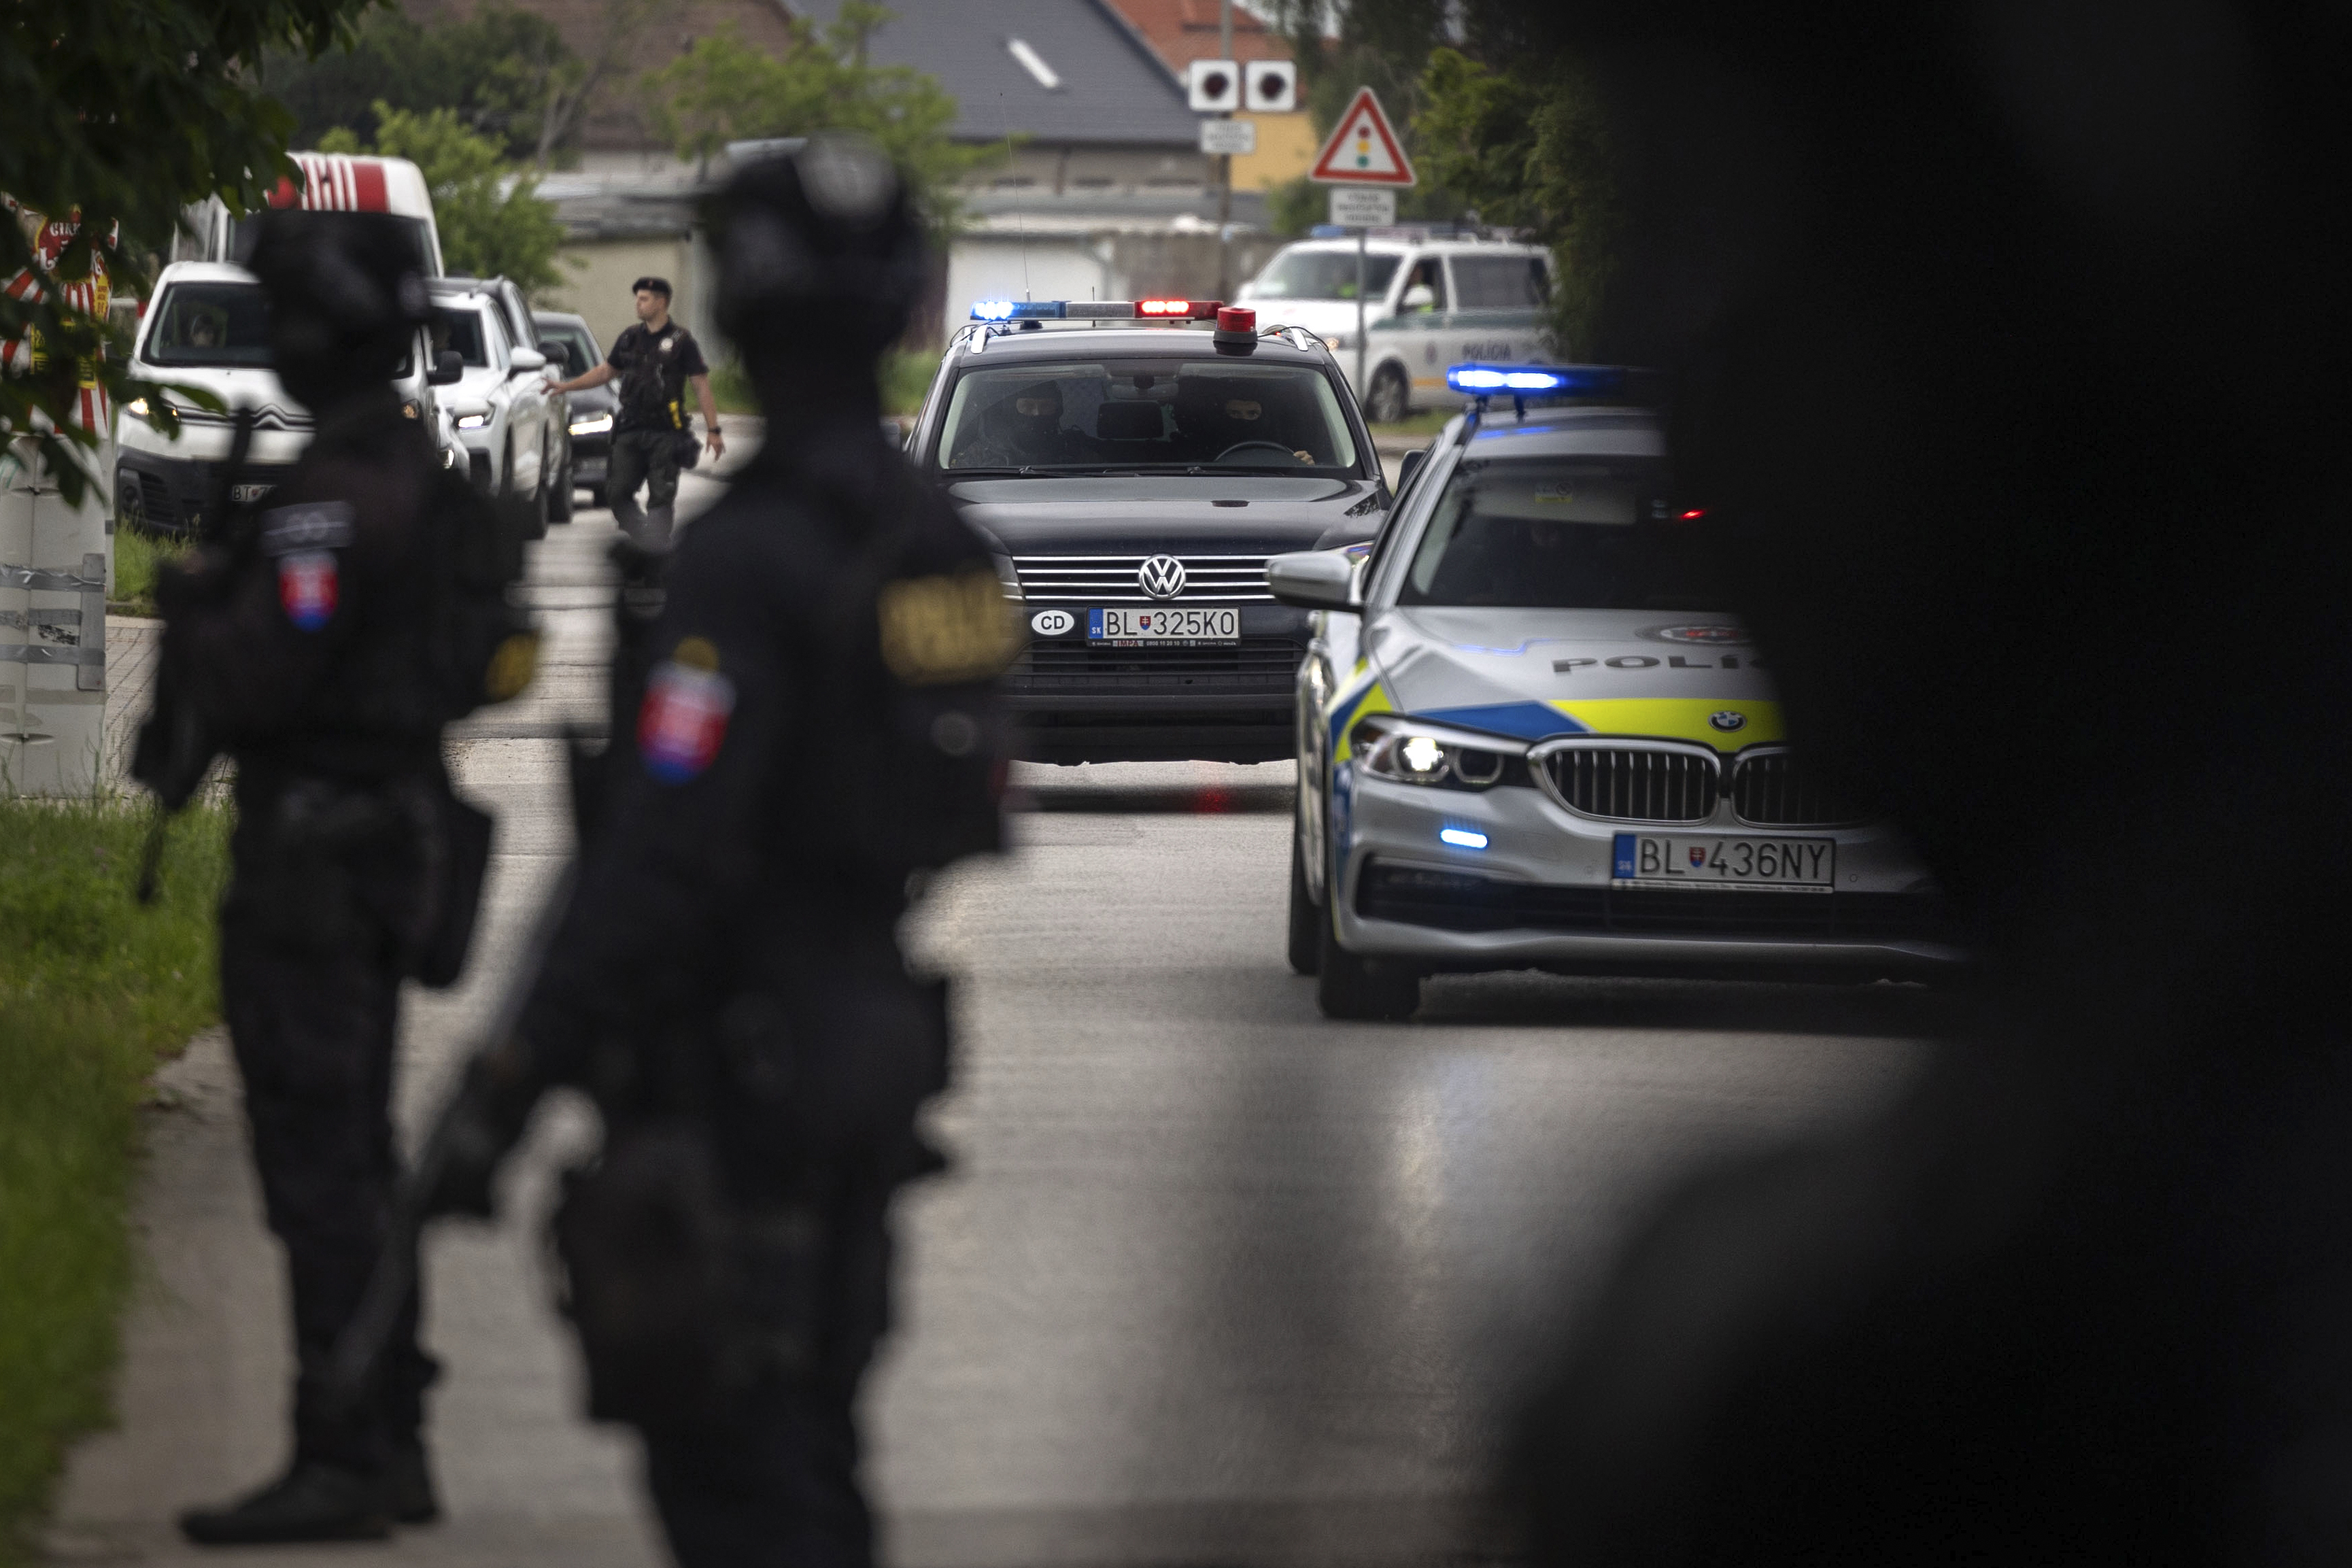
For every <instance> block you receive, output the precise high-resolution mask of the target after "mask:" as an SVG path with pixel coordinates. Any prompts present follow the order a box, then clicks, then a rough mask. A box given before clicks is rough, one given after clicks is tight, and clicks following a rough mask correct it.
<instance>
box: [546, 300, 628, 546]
mask: <svg viewBox="0 0 2352 1568" xmlns="http://www.w3.org/2000/svg"><path fill="white" fill-rule="evenodd" d="M530 319H531V321H533V322H534V323H536V324H537V326H538V328H539V342H540V346H541V347H542V348H544V349H547V350H549V351H550V352H551V353H562V356H563V379H564V380H566V381H570V380H571V379H572V378H573V377H574V376H580V375H585V374H588V373H589V372H590V371H591V370H593V369H594V368H595V367H596V366H597V365H599V364H602V363H604V350H603V349H602V348H600V347H598V346H597V342H596V334H595V333H594V332H593V331H590V330H589V327H588V323H587V322H586V321H583V320H582V319H581V318H580V317H578V316H572V315H566V314H564V313H563V312H562V311H560V310H535V311H533V312H532V313H531V318H530ZM569 396H570V398H571V400H572V483H573V484H575V485H584V486H586V487H587V489H588V499H589V504H591V505H592V506H600V507H601V506H605V505H608V504H610V503H609V502H608V501H607V500H606V498H605V495H604V464H605V462H606V461H607V460H608V459H609V458H611V457H612V455H613V416H614V414H615V413H617V412H618V411H619V409H620V406H621V395H620V391H619V389H618V388H617V387H616V386H615V385H614V384H613V383H611V382H609V381H608V382H606V383H605V384H604V385H602V386H592V387H589V388H588V389H587V390H586V391H584V392H574V393H571V394H569Z"/></svg>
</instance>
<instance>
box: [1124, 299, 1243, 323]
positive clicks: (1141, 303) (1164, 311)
mask: <svg viewBox="0 0 2352 1568" xmlns="http://www.w3.org/2000/svg"><path fill="white" fill-rule="evenodd" d="M1224 303H1225V302H1224V301H1223V300H1137V301H1136V302H1135V313H1136V314H1137V315H1138V316H1140V317H1142V318H1144V319H1145V320H1147V321H1215V320H1216V319H1217V312H1218V311H1219V310H1223V308H1224Z"/></svg>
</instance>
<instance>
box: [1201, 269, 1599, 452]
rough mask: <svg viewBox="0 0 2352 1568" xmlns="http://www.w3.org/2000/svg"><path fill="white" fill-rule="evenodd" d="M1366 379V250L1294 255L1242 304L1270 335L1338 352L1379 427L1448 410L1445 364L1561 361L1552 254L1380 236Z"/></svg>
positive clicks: (1247, 290)
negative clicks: (1360, 318) (1552, 316)
mask: <svg viewBox="0 0 2352 1568" xmlns="http://www.w3.org/2000/svg"><path fill="white" fill-rule="evenodd" d="M1362 270H1363V274H1364V321H1365V323H1366V331H1365V340H1366V341H1365V344H1364V353H1363V354H1362V356H1361V357H1362V361H1363V374H1362V380H1361V382H1360V384H1359V383H1358V381H1357V360H1358V355H1357V353H1356V274H1357V258H1356V241H1355V240H1354V239H1353V238H1339V237H1331V238H1318V239H1309V240H1304V241H1301V242H1300V243H1298V244H1297V245H1291V246H1286V247H1284V248H1283V249H1281V250H1279V251H1277V252H1276V254H1275V257H1274V258H1273V259H1272V260H1271V261H1268V262H1267V263H1266V264H1265V268H1264V269H1263V270H1261V271H1260V272H1259V273H1258V275H1257V276H1256V277H1255V278H1254V279H1250V281H1249V282H1248V283H1246V284H1244V285H1243V287H1242V290H1241V293H1240V295H1239V296H1238V298H1239V299H1240V300H1242V301H1244V302H1245V303H1247V304H1249V305H1250V306H1251V307H1252V308H1253V309H1255V310H1256V311H1257V313H1258V319H1259V320H1260V321H1264V322H1265V323H1266V324H1267V325H1269V326H1299V327H1304V328H1306V329H1307V331H1310V332H1313V333H1314V334H1315V335H1316V336H1318V337H1319V338H1321V339H1322V340H1323V341H1324V342H1327V343H1329V344H1330V345H1331V347H1332V350H1333V353H1334V354H1335V355H1336V357H1337V358H1338V360H1339V364H1340V366H1341V368H1342V369H1343V371H1344V372H1345V373H1346V374H1347V376H1348V379H1349V384H1350V386H1351V387H1352V388H1353V390H1354V391H1355V393H1356V395H1357V396H1358V397H1359V398H1360V400H1361V401H1362V403H1363V405H1364V413H1365V415H1366V416H1367V417H1369V418H1370V419H1371V420H1372V422H1373V423H1375V424H1383V425H1385V424H1393V423H1394V422H1396V421H1397V420H1400V419H1402V418H1403V417H1404V416H1406V415H1407V414H1409V413H1412V411H1414V410H1416V409H1423V408H1435V407H1440V406H1443V405H1444V404H1445V403H1446V402H1447V391H1446V385H1445V367H1446V366H1448V365H1452V364H1459V363H1465V362H1468V361H1480V362H1489V363H1532V362H1543V361H1547V360H1549V359H1550V358H1551V357H1552V347H1553V345H1552V343H1551V336H1550V323H1549V310H1548V303H1549V300H1550V298H1551V253H1550V252H1549V251H1548V250H1546V249H1545V248H1544V247H1541V246H1538V245H1519V244H1514V243H1508V242H1505V241H1499V240H1486V239H1475V238H1470V239H1441V238H1433V237H1429V236H1428V234H1427V231H1425V230H1418V229H1412V228H1400V229H1388V230H1374V231H1373V232H1372V233H1371V234H1370V235H1369V236H1367V237H1366V239H1365V242H1364V258H1363V268H1362Z"/></svg>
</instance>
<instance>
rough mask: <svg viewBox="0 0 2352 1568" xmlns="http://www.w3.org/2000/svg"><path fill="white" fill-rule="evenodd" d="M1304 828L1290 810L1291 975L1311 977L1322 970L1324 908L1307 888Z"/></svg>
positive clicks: (1295, 811)
mask: <svg viewBox="0 0 2352 1568" xmlns="http://www.w3.org/2000/svg"><path fill="white" fill-rule="evenodd" d="M1305 826H1306V825H1305V824H1304V823H1302V822H1301V821H1299V819H1298V807H1297V806H1296V805H1293V806H1292V807H1291V808H1290V952H1289V958H1290V972H1291V973H1293V974H1312V973H1315V972H1316V971H1317V970H1318V969H1320V968H1322V967H1323V927H1324V926H1325V924H1326V923H1327V922H1326V921H1324V919H1323V906H1322V905H1320V904H1318V903H1317V902H1316V901H1315V894H1314V892H1313V890H1312V889H1309V888H1308V887H1307V847H1306V845H1305V843H1304V842H1303V840H1304V839H1305V837H1306V834H1305V832H1304V828H1305Z"/></svg>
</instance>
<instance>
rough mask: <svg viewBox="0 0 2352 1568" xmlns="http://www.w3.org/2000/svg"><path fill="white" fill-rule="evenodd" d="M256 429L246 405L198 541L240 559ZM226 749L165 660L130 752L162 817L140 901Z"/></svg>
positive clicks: (152, 833) (146, 847) (145, 865)
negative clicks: (239, 515)
mask: <svg viewBox="0 0 2352 1568" xmlns="http://www.w3.org/2000/svg"><path fill="white" fill-rule="evenodd" d="M253 426H254V412H253V409H252V407H251V406H250V405H247V406H245V407H241V408H239V409H238V410H237V411H236V426H235V427H234V428H233V429H232V430H231V432H230V435H229V441H228V461H226V463H224V464H222V465H221V466H220V467H219V468H215V469H214V470H213V482H212V486H211V489H210V491H209V493H208V494H207V495H206V497H205V505H204V507H203V509H202V510H199V511H198V512H197V514H196V527H195V536H196V542H197V543H198V544H200V545H202V544H205V543H209V542H213V541H214V540H215V538H218V539H221V540H224V541H226V542H227V543H228V544H229V546H230V549H231V552H232V555H233V557H234V556H235V555H237V554H241V553H242V552H244V550H245V549H246V548H247V546H248V545H249V543H250V536H251V534H252V532H253V531H252V529H251V528H249V527H244V528H240V527H236V526H234V521H233V519H232V517H231V512H232V510H233V509H234V508H235V506H236V500H235V497H236V487H237V485H238V484H239V483H240V482H241V481H242V480H243V479H244V477H245V466H246V458H247V455H248V454H249V453H250V452H251V451H252V449H253ZM226 576H227V574H219V580H223V581H225V580H226ZM219 752H220V742H218V741H217V740H215V738H214V736H213V734H212V731H211V730H210V729H209V728H208V727H207V726H206V725H205V721H204V716H203V715H202V714H200V713H198V712H197V711H196V710H195V708H194V705H193V704H191V703H190V702H189V701H188V700H187V697H186V694H185V693H184V692H183V691H182V690H181V689H180V679H179V671H178V670H177V669H176V668H173V665H172V663H171V661H170V660H168V659H167V660H164V661H163V663H162V664H161V666H159V668H157V669H156V672H155V697H154V701H153V705H152V707H150V708H149V710H148V711H147V718H146V721H144V722H143V723H142V724H141V725H140V726H139V740H138V743H137V744H136V745H135V746H133V747H132V749H131V777H132V778H133V779H136V780H137V781H138V782H139V783H141V784H145V785H146V786H147V787H148V788H149V789H150V790H152V791H153V792H154V795H155V815H154V817H153V819H152V821H151V822H150V823H149V824H148V826H147V838H146V842H145V843H144V844H143V845H142V847H141V848H140V852H139V884H138V889H137V892H138V898H139V901H140V902H141V903H142V904H152V903H153V902H154V901H155V881H156V877H157V875H158V873H159V872H160V871H161V870H162V868H163V837H164V833H165V831H166V829H168V828H169V826H171V820H172V818H173V817H174V816H178V815H179V813H180V812H181V811H182V810H184V809H185V807H186V806H187V804H188V802H189V801H190V800H192V799H194V797H195V793H196V791H197V790H198V789H200V788H202V787H203V785H204V782H205V774H206V773H210V772H211V771H212V765H213V758H214V757H215V756H217V755H218V754H219Z"/></svg>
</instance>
